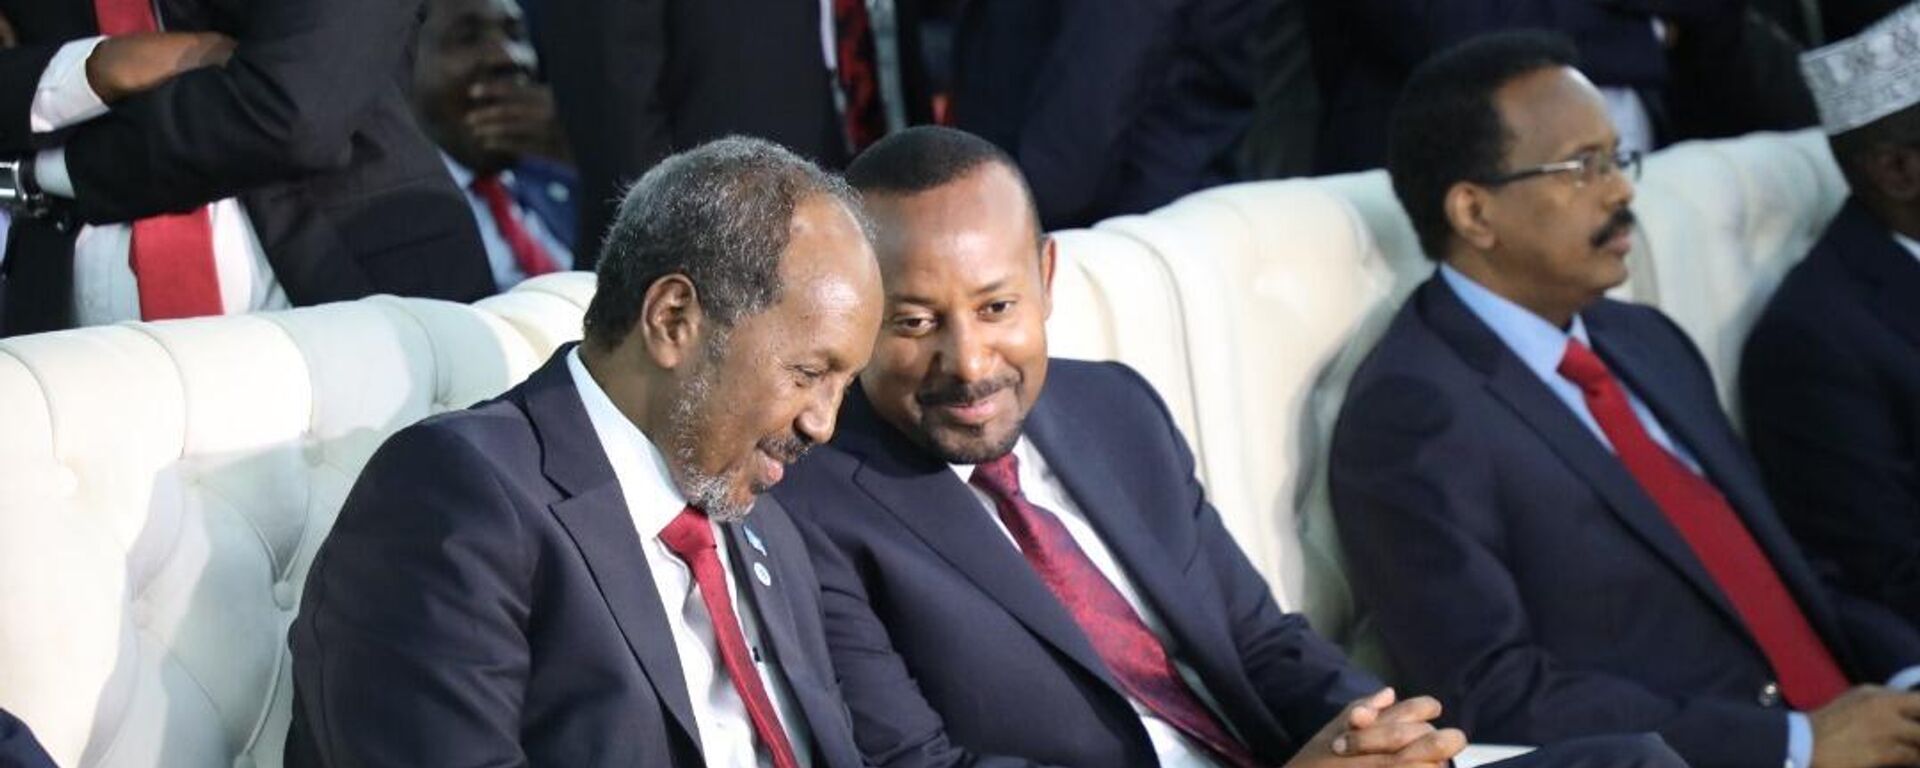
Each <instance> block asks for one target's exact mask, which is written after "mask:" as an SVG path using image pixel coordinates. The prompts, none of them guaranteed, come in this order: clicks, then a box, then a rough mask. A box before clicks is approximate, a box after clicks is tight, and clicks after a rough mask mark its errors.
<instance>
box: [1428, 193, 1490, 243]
mask: <svg viewBox="0 0 1920 768" xmlns="http://www.w3.org/2000/svg"><path fill="white" fill-rule="evenodd" d="M1494 202H1495V201H1494V199H1493V195H1492V194H1491V193H1490V192H1489V191H1488V190H1487V188H1486V187H1482V186H1480V185H1478V184H1471V183H1468V182H1464V181H1462V182H1458V183H1456V184H1454V185H1453V186H1452V187H1449V188H1448V189H1447V196H1446V199H1445V200H1444V201H1443V202H1442V205H1443V206H1444V208H1445V210H1446V213H1447V223H1448V224H1451V225H1452V226H1453V233H1454V234H1455V235H1456V236H1458V237H1459V238H1460V239H1461V240H1464V241H1466V243H1467V245H1469V246H1472V247H1473V248H1474V249H1475V250H1480V251H1488V250H1492V249H1493V246H1494V245H1495V244H1496V243H1498V242H1500V238H1499V237H1498V236H1496V235H1495V234H1494V228H1493V223H1492V220H1491V216H1490V214H1491V210H1490V209H1491V208H1492V206H1493V205H1494Z"/></svg>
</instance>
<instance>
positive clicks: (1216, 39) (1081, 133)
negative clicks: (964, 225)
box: [953, 0, 1281, 229]
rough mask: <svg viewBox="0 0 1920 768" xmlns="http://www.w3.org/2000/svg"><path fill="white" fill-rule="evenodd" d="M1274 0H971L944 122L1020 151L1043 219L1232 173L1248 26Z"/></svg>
mask: <svg viewBox="0 0 1920 768" xmlns="http://www.w3.org/2000/svg"><path fill="white" fill-rule="evenodd" d="M1280 1H1281V0H1151V1H1150V2H1106V1H1105V0H972V2H969V3H967V4H966V6H965V9H964V10H963V11H962V16H961V19H960V26H959V30H958V32H957V37H956V39H955V43H954V45H955V49H956V50H955V55H954V92H953V119H954V123H955V125H957V126H958V127H960V128H964V129H966V130H968V131H972V132H974V133H977V134H979V135H981V136H983V137H985V138H986V139H988V140H990V141H992V142H993V143H995V144H998V145H1000V147H1001V148H1002V149H1005V150H1006V151H1007V152H1008V154H1011V155H1012V156H1013V157H1014V158H1015V159H1016V160H1018V161H1019V163H1020V169H1021V170H1022V171H1024V172H1025V173H1026V176H1027V180H1028V182H1029V183H1030V184H1031V185H1032V186H1033V193H1034V198H1035V201H1036V202H1037V203H1038V204H1039V206H1040V218H1041V220H1042V221H1043V222H1044V223H1045V224H1046V227H1047V228H1048V229H1060V228H1064V227H1075V226H1085V225H1089V224H1092V223H1093V222H1095V221H1098V220H1100V219H1102V218H1106V217H1108V216H1114V215H1119V214H1124V213H1142V212H1145V211H1148V210H1152V209H1154V208H1157V207H1159V206H1161V205H1164V204H1166V203H1169V202H1172V201H1173V200H1174V198H1177V197H1179V196H1181V195H1184V194H1186V193H1188V192H1192V191H1195V190H1198V189H1203V188H1206V187H1210V186H1214V185H1217V184H1221V183H1224V182H1227V181H1233V180H1235V179H1237V178H1238V177H1239V172H1238V169H1237V168H1236V166H1235V163H1236V160H1235V152H1236V151H1237V150H1238V149H1239V146H1240V139H1241V137H1242V136H1243V135H1245V133H1246V131H1247V127H1248V126H1249V125H1250V124H1251V123H1252V121H1253V99H1254V95H1253V91H1254V81H1255V77H1256V75H1255V64H1254V54H1253V35H1252V30H1253V29H1254V28H1255V27H1256V26H1257V25H1259V24H1261V23H1263V22H1264V21H1265V20H1266V17H1267V14H1268V11H1269V9H1270V7H1271V6H1273V5H1275V4H1276V3H1277V2H1280Z"/></svg>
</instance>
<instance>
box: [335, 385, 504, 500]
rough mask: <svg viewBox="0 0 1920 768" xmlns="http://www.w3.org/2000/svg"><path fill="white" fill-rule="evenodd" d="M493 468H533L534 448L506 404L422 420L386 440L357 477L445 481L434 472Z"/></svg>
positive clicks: (478, 406)
mask: <svg viewBox="0 0 1920 768" xmlns="http://www.w3.org/2000/svg"><path fill="white" fill-rule="evenodd" d="M478 466H493V467H497V468H500V469H502V470H507V471H511V470H512V468H514V467H530V468H532V469H534V470H536V471H537V470H538V468H539V443H538V440H537V438H536V437H535V435H534V433H533V429H532V425H531V423H530V422H528V420H527V418H526V414H525V413H524V412H523V411H521V410H520V409H519V408H518V407H517V406H516V405H515V404H514V403H512V402H511V401H509V400H506V399H504V398H503V399H495V400H489V401H486V402H482V403H479V404H476V405H474V406H473V407H471V408H467V409H465V410H458V411H447V412H444V413H439V414H435V415H432V416H428V417H427V418H424V419H421V420H420V421H417V422H415V423H413V424H412V425H409V426H407V427H405V428H402V429H401V430H399V431H398V432H395V433H393V435H391V436H389V437H388V438H387V439H386V441H385V442H383V443H381V445H380V448H379V449H378V450H377V451H375V453H374V455H373V457H372V459H370V460H369V461H368V462H367V469H366V471H365V472H363V474H371V473H383V474H393V473H398V474H401V475H408V474H411V473H415V472H422V471H431V473H430V474H425V475H419V476H417V477H416V479H417V480H420V481H426V480H430V479H432V478H433V477H436V476H437V477H441V478H442V479H448V476H447V475H446V474H445V473H444V472H440V471H437V470H436V469H435V468H448V467H465V468H473V467H478Z"/></svg>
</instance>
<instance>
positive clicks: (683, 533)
mask: <svg viewBox="0 0 1920 768" xmlns="http://www.w3.org/2000/svg"><path fill="white" fill-rule="evenodd" d="M660 540H661V541H663V542H666V545H667V548H668V549H671V550H673V553H674V554H675V555H678V556H679V557H680V559H681V560H684V561H686V563H687V567H688V568H691V569H693V582H694V584H697V585H699V587H700V600H701V602H704V603H706V604H707V616H709V617H710V618H712V619H713V638H714V640H716V641H718V643H719V645H720V661H721V663H722V664H725V665H726V668H727V677H730V678H732V679H733V689H734V690H735V691H738V692H739V693H740V701H741V702H742V703H745V704H746V705H747V719H749V720H751V721H753V733H754V735H756V736H758V737H760V743H761V744H764V745H766V748H767V752H768V754H771V755H772V756H773V765H774V768H799V766H800V761H799V760H796V759H795V758H794V756H793V744H791V743H790V742H788V741H787V732H786V731H785V730H784V729H782V728H781V727H780V716H779V714H778V713H776V712H774V710H773V699H772V698H769V697H768V696H767V687H766V685H765V684H763V683H762V682H761V680H760V671H759V670H758V669H756V668H755V667H754V666H753V657H752V655H751V653H750V652H749V651H748V650H747V638H746V636H745V635H743V634H741V632H740V617H739V616H738V615H736V614H735V613H734V612H733V598H732V596H730V595H729V594H728V593H727V572H726V571H725V570H724V569H722V568H721V566H720V551H719V549H718V548H717V547H715V546H714V543H713V526H712V525H710V524H708V523H707V513H705V512H702V511H700V509H699V508H698V507H695V506H693V505H688V506H687V508H686V509H683V510H680V516H679V517H675V518H674V519H673V522H671V523H668V524H667V528H666V530H664V531H661V532H660Z"/></svg>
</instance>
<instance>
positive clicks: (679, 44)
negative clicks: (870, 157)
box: [536, 0, 924, 268]
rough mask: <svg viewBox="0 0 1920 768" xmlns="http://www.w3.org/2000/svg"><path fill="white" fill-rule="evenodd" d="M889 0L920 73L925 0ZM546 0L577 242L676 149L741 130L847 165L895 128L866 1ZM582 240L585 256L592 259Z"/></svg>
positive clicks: (909, 89) (915, 110)
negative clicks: (575, 179)
mask: <svg viewBox="0 0 1920 768" xmlns="http://www.w3.org/2000/svg"><path fill="white" fill-rule="evenodd" d="M895 3H896V5H895V10H894V18H895V25H896V27H897V28H898V29H900V30H903V31H901V32H900V33H899V34H898V38H899V39H901V40H902V41H904V42H901V43H899V44H898V46H897V47H898V51H899V53H900V54H901V55H900V57H899V61H900V65H899V66H900V67H901V71H902V72H909V73H913V72H918V71H919V67H918V63H917V61H916V59H917V58H918V56H919V53H918V51H919V48H918V45H917V44H914V41H915V38H914V37H912V35H913V32H912V31H910V30H911V24H912V22H913V20H914V19H915V18H916V16H915V14H914V13H913V12H912V11H913V9H914V8H917V0H895ZM542 5H543V9H542V16H541V25H540V27H539V28H538V29H537V30H536V32H537V33H538V35H539V37H538V38H537V42H538V44H539V46H540V52H541V57H542V58H543V59H544V60H545V61H546V65H547V74H548V79H549V80H550V81H551V82H552V83H553V91H554V96H555V98H556V99H557V100H558V104H559V110H560V121H561V123H562V124H563V125H565V126H566V131H567V138H568V140H569V143H570V144H571V145H572V147H573V152H574V156H575V157H576V158H577V159H578V161H579V168H580V175H581V194H582V195H583V196H584V198H585V201H584V202H583V203H582V205H581V215H580V238H581V241H582V242H587V243H597V242H599V241H600V240H601V238H602V237H603V236H604V235H605V232H606V228H607V221H608V219H609V217H610V216H611V214H612V212H613V203H614V201H615V200H616V199H617V198H618V197H619V192H620V190H621V189H623V188H624V187H625V186H626V185H627V184H629V183H632V181H633V180H634V179H636V178H638V177H639V176H640V174H642V173H645V172H646V170H647V169H648V168H650V167H652V166H653V164H654V163H657V162H659V161H660V159H661V158H663V157H666V156H667V155H668V154H671V153H673V152H675V151H678V150H682V149H686V148H688V147H691V146H694V145H696V144H699V143H701V142H703V141H708V140H711V139H715V138H719V137H722V136H727V135H731V134H741V135H746V136H753V137H756V138H762V139H766V140H768V141H772V142H774V143H776V144H779V145H781V146H784V147H786V148H788V149H790V150H792V151H794V152H795V153H798V154H800V155H801V156H803V157H807V158H809V159H811V160H813V161H815V162H817V163H819V164H821V165H822V166H824V167H827V168H839V167H840V166H843V165H845V164H846V162H847V160H848V159H849V158H851V157H852V156H853V153H855V152H858V151H859V150H860V149H861V148H864V147H865V146H866V145H867V144H870V143H872V142H873V141H874V140H876V139H878V138H880V136H882V135H884V134H885V133H886V131H887V128H888V123H887V109H886V106H885V105H884V103H883V102H882V99H883V97H884V91H883V86H884V84H885V83H884V81H883V79H882V77H881V73H880V70H879V69H878V65H877V62H878V59H877V58H876V50H877V49H876V42H877V41H876V39H875V35H874V26H873V18H872V16H871V15H870V14H869V12H868V6H867V3H866V2H864V0H542ZM920 83H921V79H920V78H919V76H918V75H914V76H913V77H907V78H902V89H903V92H904V93H907V95H905V96H903V98H905V99H908V100H910V102H911V103H913V104H919V103H921V102H922V101H924V99H923V98H922V97H921V96H920V94H918V93H917V92H915V89H917V88H920V87H922V86H920V85H919V84H920ZM905 114H906V115H908V119H909V120H911V119H912V117H911V116H912V115H916V114H924V110H923V109H921V108H919V107H917V106H916V107H912V108H910V110H909V111H907V112H906V113H905ZM583 250H585V251H587V252H585V253H582V254H580V255H581V260H580V261H581V263H580V265H579V266H580V267H582V268H591V267H592V266H593V265H592V260H593V254H592V253H591V249H583Z"/></svg>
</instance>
